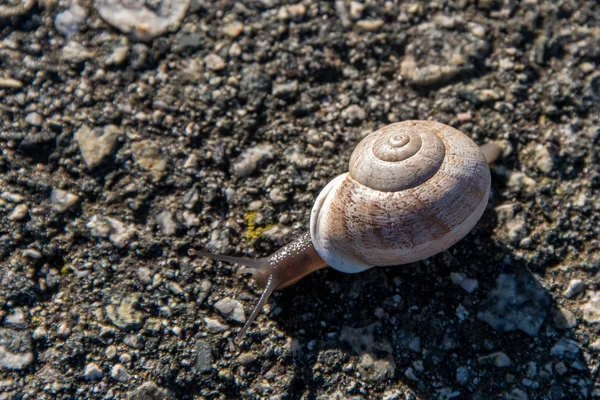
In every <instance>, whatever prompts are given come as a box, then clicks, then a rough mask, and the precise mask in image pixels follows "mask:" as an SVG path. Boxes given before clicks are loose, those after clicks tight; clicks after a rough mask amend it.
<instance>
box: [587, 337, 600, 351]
mask: <svg viewBox="0 0 600 400" xmlns="http://www.w3.org/2000/svg"><path fill="white" fill-rule="evenodd" d="M589 349H590V350H593V351H600V339H596V341H595V342H593V343H591V344H590V345H589Z"/></svg>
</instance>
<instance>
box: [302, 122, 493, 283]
mask: <svg viewBox="0 0 600 400" xmlns="http://www.w3.org/2000/svg"><path fill="white" fill-rule="evenodd" d="M489 190H490V172H489V167H488V165H487V162H486V160H485V158H484V157H483V154H482V153H481V151H480V149H479V147H478V146H477V145H476V144H475V143H474V142H473V141H472V140H471V139H470V138H469V137H467V136H466V135H464V134H463V133H462V132H460V131H458V130H456V129H454V128H452V127H450V126H447V125H444V124H441V123H438V122H432V121H404V122H400V123H395V124H391V125H388V126H386V127H383V128H381V129H379V130H377V131H376V132H373V133H371V134H370V135H368V136H367V137H366V138H365V139H363V140H362V141H361V142H360V143H359V144H358V146H357V147H356V149H355V150H354V152H353V153H352V155H351V157H350V171H349V173H347V174H343V175H340V176H339V177H337V178H335V179H334V180H333V181H331V182H330V183H329V184H328V185H327V186H326V187H325V189H323V191H322V192H321V194H320V195H319V196H318V198H317V201H316V202H315V205H314V207H313V210H312V213H311V224H310V225H311V239H312V242H313V245H314V246H315V249H316V250H317V252H318V253H319V255H320V256H321V257H322V258H323V259H324V260H325V261H326V262H327V263H328V264H329V265H330V266H332V267H333V268H336V269H338V270H341V271H344V272H350V273H352V272H360V271H363V270H365V269H368V268H371V267H373V266H387V265H401V264H407V263H410V262H414V261H418V260H422V259H425V258H427V257H430V256H432V255H434V254H436V253H438V252H441V251H444V250H446V249H447V248H449V247H450V246H452V245H453V244H454V243H456V242H457V241H459V240H460V239H462V238H463V237H464V236H465V235H466V234H467V233H468V232H469V231H470V230H471V229H472V228H473V227H474V225H475V224H476V223H477V221H478V220H479V218H480V217H481V215H482V214H483V211H484V210H485V207H486V205H487V201H488V197H489Z"/></svg>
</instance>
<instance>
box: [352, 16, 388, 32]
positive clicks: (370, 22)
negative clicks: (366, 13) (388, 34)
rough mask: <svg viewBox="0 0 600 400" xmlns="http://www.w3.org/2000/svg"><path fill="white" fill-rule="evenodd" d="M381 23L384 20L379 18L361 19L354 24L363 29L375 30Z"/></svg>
mask: <svg viewBox="0 0 600 400" xmlns="http://www.w3.org/2000/svg"><path fill="white" fill-rule="evenodd" d="M383 24H384V21H383V20H381V19H361V20H360V21H358V22H357V23H356V26H358V27H359V28H361V29H364V30H365V31H369V32H374V31H376V30H379V28H381V27H382V26H383Z"/></svg>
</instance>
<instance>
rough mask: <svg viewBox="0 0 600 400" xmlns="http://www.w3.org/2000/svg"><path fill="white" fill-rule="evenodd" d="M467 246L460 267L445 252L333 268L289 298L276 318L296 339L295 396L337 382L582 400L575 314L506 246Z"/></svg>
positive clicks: (372, 388)
mask: <svg viewBox="0 0 600 400" xmlns="http://www.w3.org/2000/svg"><path fill="white" fill-rule="evenodd" d="M469 246H472V244H471V245H470V244H469V240H468V239H466V240H465V243H463V244H460V245H459V249H458V252H459V253H461V255H462V256H461V258H460V260H461V261H460V263H458V262H457V261H456V260H452V256H451V255H450V253H448V252H446V253H444V254H442V255H439V256H437V257H434V258H433V259H431V260H429V261H426V262H419V263H415V264H412V265H408V266H406V267H404V268H374V269H372V270H369V271H366V272H364V273H362V274H359V275H347V274H341V273H338V272H336V271H333V270H327V271H323V272H319V273H318V274H317V275H314V276H313V277H312V278H311V279H309V280H305V281H304V282H301V283H299V284H298V285H297V286H296V287H295V288H293V289H292V290H290V291H286V292H283V293H282V294H281V295H280V296H279V298H278V300H277V306H278V307H280V308H281V310H282V312H281V314H280V315H279V316H278V317H276V318H275V319H276V320H277V322H278V324H279V325H280V328H281V329H282V330H283V331H285V332H287V333H288V334H289V335H290V336H292V337H294V338H295V339H294V342H293V344H292V346H291V348H292V352H293V356H292V360H293V368H294V377H293V379H292V380H291V383H290V385H289V389H288V392H287V395H288V396H289V398H317V397H319V396H320V395H323V394H329V395H331V394H332V393H329V391H328V389H327V387H348V388H349V389H348V391H347V393H343V397H352V396H359V397H360V396H364V395H365V394H368V396H372V397H373V398H377V397H378V396H382V395H383V393H386V394H390V393H393V391H394V390H397V391H399V392H400V393H405V396H406V395H408V394H407V393H410V392H412V393H413V394H414V396H416V397H413V398H418V399H441V398H465V399H466V398H468V399H479V398H481V399H483V398H488V397H490V396H491V397H492V398H498V397H500V398H526V396H529V398H550V399H554V398H580V397H581V392H580V390H582V388H581V386H580V383H578V382H583V381H587V382H590V379H589V378H590V376H591V373H590V371H589V370H588V368H587V364H586V362H585V360H584V359H583V356H582V354H581V352H580V351H579V347H578V345H577V343H576V342H575V341H573V340H571V339H569V336H570V330H571V329H572V328H573V327H574V323H576V321H575V320H574V316H573V315H571V314H570V313H569V312H568V311H564V310H561V308H560V307H559V305H558V304H557V302H556V301H555V299H553V297H552V295H551V294H550V292H549V291H548V290H546V289H545V288H544V287H543V286H542V284H541V283H540V279H539V278H538V277H536V276H535V275H534V274H533V273H532V272H530V270H531V269H532V267H533V265H530V264H528V263H527V262H525V261H516V258H515V257H514V255H513V254H512V253H511V250H510V249H509V248H508V247H506V246H498V245H494V248H490V249H486V250H484V251H483V252H482V253H477V252H476V251H469V250H468V248H469ZM489 260H495V261H489ZM506 260H511V261H510V262H506ZM538 269H539V268H538ZM400 398H402V397H400ZM408 398H410V397H408Z"/></svg>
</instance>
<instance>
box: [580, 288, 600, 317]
mask: <svg viewBox="0 0 600 400" xmlns="http://www.w3.org/2000/svg"><path fill="white" fill-rule="evenodd" d="M581 311H582V312H583V319H585V320H586V321H587V322H590V323H596V322H600V292H593V293H592V295H591V297H590V300H589V301H588V302H587V303H585V304H584V305H583V306H582V307H581Z"/></svg>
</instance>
